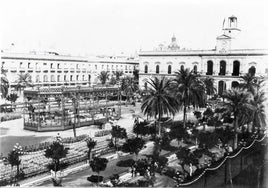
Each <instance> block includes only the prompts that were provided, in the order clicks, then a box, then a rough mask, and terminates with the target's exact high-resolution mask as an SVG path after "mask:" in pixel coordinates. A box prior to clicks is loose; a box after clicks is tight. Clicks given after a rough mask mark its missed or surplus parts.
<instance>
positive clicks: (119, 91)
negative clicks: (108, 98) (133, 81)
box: [117, 81, 121, 118]
mask: <svg viewBox="0 0 268 188" xmlns="http://www.w3.org/2000/svg"><path fill="white" fill-rule="evenodd" d="M117 85H118V100H119V106H118V116H119V118H120V117H121V89H120V85H121V82H120V81H118V84H117Z"/></svg>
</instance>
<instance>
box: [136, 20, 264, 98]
mask: <svg viewBox="0 0 268 188" xmlns="http://www.w3.org/2000/svg"><path fill="white" fill-rule="evenodd" d="M240 32H241V30H240V29H239V28H238V22H237V17H235V16H230V17H229V18H228V19H227V21H226V23H225V20H224V23H223V27H222V34H221V35H220V36H218V37H217V38H216V47H215V48H214V49H208V50H188V49H184V48H180V47H179V46H178V45H176V44H177V43H176V37H175V36H173V37H172V40H171V44H170V45H169V46H167V47H165V46H161V48H157V49H155V50H152V51H140V53H139V69H140V71H139V73H140V75H139V84H140V88H143V89H144V88H146V87H147V83H146V82H147V81H148V79H149V78H153V77H155V76H166V77H172V76H174V73H175V72H176V71H178V70H180V69H183V68H189V69H191V70H192V69H193V70H195V71H197V72H198V73H200V74H201V76H204V77H212V78H213V79H214V84H215V88H216V89H217V92H218V94H222V92H223V91H224V90H226V89H230V88H231V87H235V86H237V85H238V83H239V82H241V76H242V75H244V74H246V73H247V72H251V73H253V74H256V75H257V76H264V77H265V78H267V77H268V63H267V62H268V50H266V49H241V48H236V47H234V45H233V44H234V42H235V41H236V37H237V36H238V35H239V33H240ZM266 82H267V79H266ZM267 85H268V84H266V92H267V91H268V89H267Z"/></svg>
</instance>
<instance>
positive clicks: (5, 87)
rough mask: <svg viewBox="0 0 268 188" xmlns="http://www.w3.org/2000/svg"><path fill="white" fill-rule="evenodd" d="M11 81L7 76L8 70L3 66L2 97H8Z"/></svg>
mask: <svg viewBox="0 0 268 188" xmlns="http://www.w3.org/2000/svg"><path fill="white" fill-rule="evenodd" d="M8 88H9V81H8V79H7V77H6V70H5V69H3V67H1V94H2V95H1V97H2V98H4V99H5V98H6V97H7V94H8Z"/></svg>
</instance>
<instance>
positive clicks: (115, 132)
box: [111, 125, 127, 150]
mask: <svg viewBox="0 0 268 188" xmlns="http://www.w3.org/2000/svg"><path fill="white" fill-rule="evenodd" d="M111 135H112V138H113V139H114V146H115V148H116V150H117V149H118V147H117V140H118V139H124V138H127V132H126V129H125V128H122V127H120V126H119V125H116V126H112V131H111Z"/></svg>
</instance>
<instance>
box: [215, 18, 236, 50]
mask: <svg viewBox="0 0 268 188" xmlns="http://www.w3.org/2000/svg"><path fill="white" fill-rule="evenodd" d="M222 31H223V34H222V35H220V36H218V37H217V45H216V50H217V51H220V52H226V51H228V50H230V49H231V43H232V40H234V39H235V37H236V36H237V35H238V34H239V32H240V31H241V30H240V29H238V28H237V17H235V16H230V17H229V18H228V20H227V26H225V19H224V20H223V25H222Z"/></svg>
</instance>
